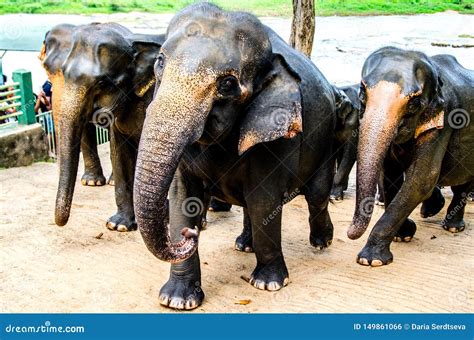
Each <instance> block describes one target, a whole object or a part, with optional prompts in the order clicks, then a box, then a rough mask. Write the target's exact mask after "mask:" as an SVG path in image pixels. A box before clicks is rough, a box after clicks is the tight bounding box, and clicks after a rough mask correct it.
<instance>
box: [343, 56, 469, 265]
mask: <svg viewBox="0 0 474 340" xmlns="http://www.w3.org/2000/svg"><path fill="white" fill-rule="evenodd" d="M361 100H362V107H363V109H362V119H361V122H360V137H359V146H358V159H357V197H356V208H355V213H354V217H353V220H352V225H351V226H350V229H349V230H348V236H349V237H350V238H352V239H356V238H358V237H360V236H361V235H362V234H363V233H364V231H365V229H366V228H367V226H368V224H369V222H370V217H371V214H372V208H373V197H374V195H375V186H376V181H377V176H378V173H379V172H380V171H381V170H382V169H383V171H384V194H385V204H386V205H387V207H386V209H385V213H384V214H383V215H382V217H381V218H380V219H379V220H378V221H377V223H376V224H375V226H374V228H373V229H372V232H371V233H370V236H369V239H368V241H367V244H366V245H365V247H364V248H363V249H362V251H361V252H360V253H359V255H358V262H359V263H360V264H362V265H372V266H380V265H383V264H387V263H389V262H391V261H392V259H393V256H392V253H391V252H390V244H391V242H392V240H393V239H394V238H395V240H410V239H411V238H412V237H413V235H414V233H415V230H416V225H415V223H414V222H413V221H412V220H410V219H409V218H408V216H409V215H410V214H411V212H412V211H413V210H414V209H415V208H416V206H417V205H418V204H419V203H421V202H422V201H423V200H426V199H428V198H430V196H431V198H430V199H429V200H428V202H425V203H428V204H429V205H431V206H432V205H433V202H435V203H436V202H439V201H440V200H441V199H442V196H441V197H439V196H440V193H439V189H438V188H437V187H436V185H437V184H438V185H440V186H451V189H452V191H453V193H454V196H453V199H452V201H451V204H450V205H449V207H448V211H447V215H446V217H445V219H444V221H443V226H444V228H445V229H446V230H449V231H451V232H458V231H462V230H463V229H464V227H465V222H464V220H463V215H464V208H465V205H466V202H467V198H468V197H470V196H472V194H473V190H474V153H473V152H472V150H474V124H473V121H474V72H473V71H471V70H467V69H465V68H464V67H462V66H461V65H460V64H459V63H458V62H457V60H456V59H455V58H454V57H452V56H449V55H436V56H433V57H428V56H426V55H425V54H423V53H420V52H415V51H405V50H402V49H398V48H395V47H385V48H382V49H380V50H377V51H376V52H374V53H372V54H371V55H370V56H369V57H368V58H367V60H366V62H365V64H364V67H363V70H362V85H361ZM433 191H435V193H434V194H432V193H433ZM437 192H438V193H437ZM442 202H443V203H444V200H443V201H442ZM441 207H442V204H441V205H440V204H438V205H437V210H438V211H439V209H441ZM428 210H430V211H429V212H426V209H425V210H424V209H423V208H422V214H423V215H424V216H425V217H426V216H430V215H432V214H434V213H436V212H437V211H434V212H433V211H432V210H433V209H428Z"/></svg>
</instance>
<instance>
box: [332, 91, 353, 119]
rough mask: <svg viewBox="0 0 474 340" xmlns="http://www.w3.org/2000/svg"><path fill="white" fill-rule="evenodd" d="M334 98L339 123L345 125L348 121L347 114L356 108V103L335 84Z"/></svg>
mask: <svg viewBox="0 0 474 340" xmlns="http://www.w3.org/2000/svg"><path fill="white" fill-rule="evenodd" d="M332 88H333V92H334V98H335V100H336V115H337V119H338V123H339V124H340V125H342V126H343V125H344V124H345V122H346V118H347V116H349V114H350V113H351V112H352V111H353V110H354V109H355V107H354V104H353V103H352V101H351V100H350V99H349V97H348V96H347V95H346V94H345V92H344V91H342V90H341V89H339V88H337V87H336V86H333V87H332Z"/></svg>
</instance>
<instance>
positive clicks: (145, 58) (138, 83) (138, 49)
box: [132, 35, 164, 97]
mask: <svg viewBox="0 0 474 340" xmlns="http://www.w3.org/2000/svg"><path fill="white" fill-rule="evenodd" d="M156 37H157V38H155V39H146V38H144V36H143V35H140V40H134V41H133V42H132V47H133V49H134V50H135V56H134V59H135V75H134V78H133V83H134V84H135V94H136V95H137V96H139V97H143V96H144V95H145V93H146V92H148V90H149V89H150V88H152V87H153V85H155V75H154V73H153V68H154V65H155V60H156V57H157V56H158V53H159V52H160V48H161V45H162V44H163V41H164V38H161V37H164V36H162V35H160V36H156Z"/></svg>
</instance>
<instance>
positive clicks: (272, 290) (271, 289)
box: [267, 282, 281, 292]
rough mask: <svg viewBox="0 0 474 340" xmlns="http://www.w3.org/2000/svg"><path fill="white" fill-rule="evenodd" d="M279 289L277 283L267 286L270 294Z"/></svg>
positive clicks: (270, 283)
mask: <svg viewBox="0 0 474 340" xmlns="http://www.w3.org/2000/svg"><path fill="white" fill-rule="evenodd" d="M280 289H281V286H280V285H279V284H278V282H269V283H268V285H267V290H269V291H271V292H274V291H277V290H280Z"/></svg>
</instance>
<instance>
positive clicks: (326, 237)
mask: <svg viewBox="0 0 474 340" xmlns="http://www.w3.org/2000/svg"><path fill="white" fill-rule="evenodd" d="M333 230H334V229H333V227H332V225H331V226H329V227H327V228H325V229H324V231H318V232H317V233H316V232H311V233H310V234H309V243H310V244H311V245H312V246H313V247H315V248H316V249H317V250H323V249H324V248H327V247H329V246H330V245H331V244H332V238H333V233H334V231H333Z"/></svg>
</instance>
